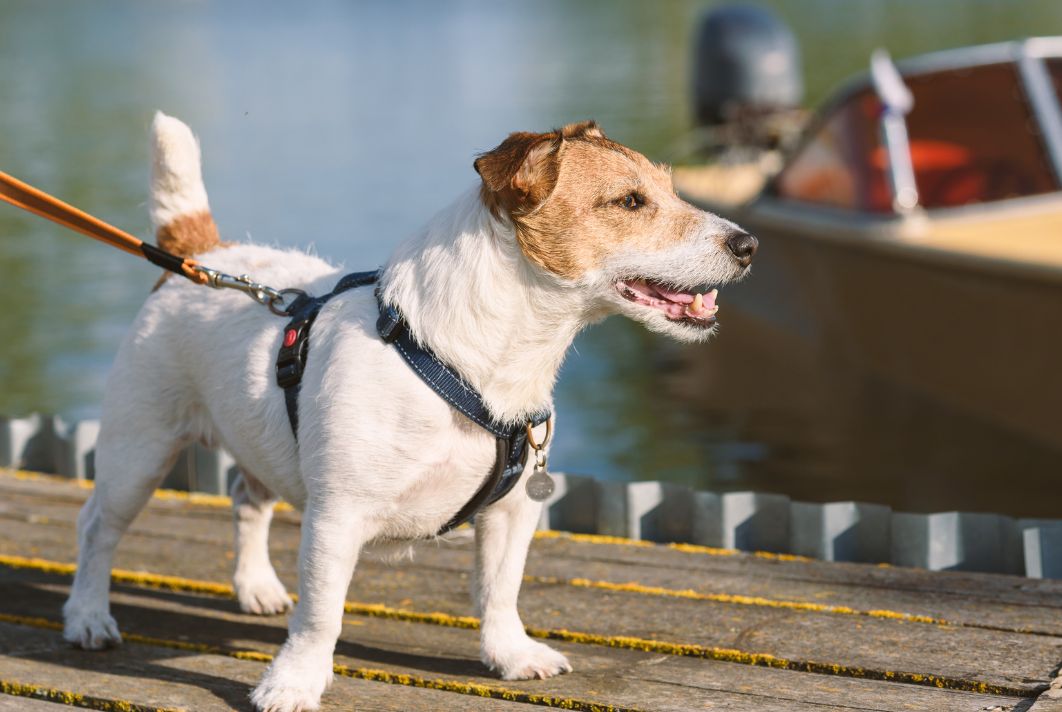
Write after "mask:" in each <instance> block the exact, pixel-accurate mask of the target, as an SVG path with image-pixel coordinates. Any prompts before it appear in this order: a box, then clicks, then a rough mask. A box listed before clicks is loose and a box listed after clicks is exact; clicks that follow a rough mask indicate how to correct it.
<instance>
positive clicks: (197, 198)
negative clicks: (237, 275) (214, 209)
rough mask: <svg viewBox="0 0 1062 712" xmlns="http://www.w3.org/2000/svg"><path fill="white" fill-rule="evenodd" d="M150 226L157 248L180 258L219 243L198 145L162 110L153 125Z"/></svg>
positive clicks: (188, 130) (187, 132) (179, 124)
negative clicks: (153, 229)
mask: <svg viewBox="0 0 1062 712" xmlns="http://www.w3.org/2000/svg"><path fill="white" fill-rule="evenodd" d="M151 145H152V151H153V154H154V156H153V161H152V168H151V222H152V224H153V225H154V226H155V238H156V240H157V242H158V246H159V247H161V248H162V249H164V250H166V251H167V252H170V253H172V254H175V255H179V256H181V257H191V256H192V255H197V254H200V253H202V252H207V251H209V250H212V249H213V248H215V247H217V246H219V245H220V244H221V240H220V238H219V237H218V228H217V226H216V225H215V224H214V218H213V216H212V215H211V214H210V204H209V203H208V202H207V194H206V188H205V187H204V186H203V175H202V169H201V168H200V163H199V142H198V141H196V139H195V136H194V135H192V130H191V129H190V128H188V126H186V125H185V124H184V123H182V122H181V121H179V120H178V119H175V118H173V117H172V116H167V115H166V114H164V113H162V112H161V111H159V112H156V114H155V120H154V121H153V122H152V124H151Z"/></svg>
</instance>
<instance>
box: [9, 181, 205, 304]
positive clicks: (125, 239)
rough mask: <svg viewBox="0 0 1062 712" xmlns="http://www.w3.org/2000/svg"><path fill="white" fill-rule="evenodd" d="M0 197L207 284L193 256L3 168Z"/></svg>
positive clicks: (16, 205)
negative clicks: (102, 217) (147, 238)
mask: <svg viewBox="0 0 1062 712" xmlns="http://www.w3.org/2000/svg"><path fill="white" fill-rule="evenodd" d="M0 200H3V201H5V202H8V203H11V204H12V205H14V206H15V207H18V208H22V209H23V210H27V211H29V212H31V213H34V214H36V215H40V216H41V217H42V218H47V219H48V220H51V221H52V222H54V223H57V224H59V225H62V226H63V227H65V228H68V229H70V230H73V231H74V232H80V233H81V234H82V235H87V236H89V237H91V238H93V239H96V240H99V241H100V242H105V243H107V244H108V245H111V246H113V247H117V248H118V249H119V250H124V251H125V252H128V253H129V254H131V255H136V256H137V257H143V258H144V259H146V260H148V261H149V262H152V263H153V264H156V265H158V266H159V267H162V268H163V269H168V270H170V271H171V272H176V273H178V274H180V275H183V276H185V277H187V278H188V279H190V280H192V281H193V282H196V283H198V284H207V283H208V282H209V280H210V277H209V276H208V275H207V274H205V273H204V272H202V271H200V270H197V269H196V266H197V264H198V263H197V262H196V261H195V260H193V259H189V258H187V257H179V256H177V255H171V254H170V253H168V252H165V251H164V250H160V249H159V248H157V247H155V246H154V245H152V244H150V243H147V242H144V241H143V240H141V239H139V238H136V237H134V236H132V235H130V234H129V233H128V232H125V231H124V230H119V229H118V228H116V227H114V226H113V225H110V224H108V223H105V222H103V221H102V220H100V219H99V218H97V217H93V216H92V215H89V214H88V213H86V212H85V211H83V210H78V209H77V208H75V207H74V206H73V205H70V204H69V203H64V202H63V201H61V200H59V199H58V198H56V197H54V196H51V195H48V194H47V193H45V192H44V191H42V190H38V189H36V188H34V187H33V186H32V185H29V184H27V183H23V182H22V181H20V180H19V179H18V178H15V177H14V176H10V175H8V174H7V173H4V172H3V171H0Z"/></svg>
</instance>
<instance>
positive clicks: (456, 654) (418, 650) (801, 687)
mask: <svg viewBox="0 0 1062 712" xmlns="http://www.w3.org/2000/svg"><path fill="white" fill-rule="evenodd" d="M45 578H47V577H45ZM65 594H66V587H65V586H64V585H57V584H54V583H43V582H38V583H35V584H31V583H12V582H4V583H2V584H0V596H2V597H3V599H4V600H7V601H12V602H14V605H15V606H16V607H17V608H18V611H19V613H21V614H22V615H27V616H33V615H44V616H45V617H47V615H48V613H49V611H51V610H52V609H54V607H55V605H56V604H57V603H58V602H59V601H60V600H61V599H62V598H63V597H64V596H65ZM9 607H10V606H9ZM113 610H114V613H115V615H116V616H118V617H119V620H121V621H122V624H123V626H124V627H125V628H126V630H127V631H134V632H136V633H139V634H142V635H145V634H146V635H150V636H154V637H165V636H166V635H167V634H170V635H172V633H171V631H173V630H180V631H181V633H182V636H183V639H184V640H186V641H194V642H197V643H206V644H210V645H219V646H236V647H239V648H246V649H251V650H258V651H262V652H267V653H272V652H275V650H276V648H277V647H278V646H279V645H280V643H281V642H282V641H283V639H284V630H283V625H284V620H283V619H282V618H253V617H249V616H244V615H242V614H239V613H237V612H235V610H234V606H233V605H232V602H231V601H224V600H217V599H210V598H204V597H201V596H191V595H182V594H163V593H160V592H148V591H143V590H139V591H138V590H129V589H125V588H122V589H120V590H119V591H118V592H116V594H115V596H114V606H113ZM558 647H559V648H560V649H562V650H563V652H565V654H567V655H568V656H569V657H570V659H571V660H572V662H573V664H575V665H576V669H577V673H575V674H572V675H567V676H563V677H560V678H555V679H552V680H546V681H527V682H505V683H502V682H500V681H498V680H496V679H494V678H493V677H492V676H491V675H490V674H489V673H487V671H486V670H485V669H484V668H483V667H482V665H481V664H480V663H479V661H478V659H477V654H478V640H477V633H476V631H471V630H462V629H452V628H441V627H434V626H423V625H411V624H405V623H401V622H396V621H386V620H377V619H363V618H352V619H349V620H348V623H347V625H346V626H345V628H344V631H343V634H342V637H341V641H340V643H339V645H338V646H337V648H336V656H337V657H336V660H337V662H339V663H341V664H346V665H349V666H351V667H359V666H368V667H371V668H373V669H383V670H390V671H394V672H396V673H411V674H414V675H421V676H425V677H431V678H435V677H439V676H444V677H452V678H457V679H460V680H466V681H470V682H472V683H475V684H479V685H483V686H485V687H497V686H498V685H504V686H505V687H506V688H508V689H514V690H518V691H523V692H527V693H529V694H536V693H537V694H542V695H552V696H555V697H558V698H565V699H572V698H574V699H578V700H589V701H592V702H597V703H600V704H602V705H606V704H611V705H617V706H622V707H633V708H637V709H652V710H675V711H678V710H688V709H717V708H718V709H734V710H738V709H747V710H775V709H777V710H787V709H788V710H803V709H810V707H808V705H816V706H820V705H824V706H827V707H832V706H833V705H835V704H839V703H840V701H843V704H844V706H845V707H846V708H847V709H877V710H893V709H895V710H901V709H913V708H918V709H948V710H981V709H984V708H986V707H991V706H995V705H998V704H1013V703H1014V702H1016V700H1014V699H1009V698H1001V697H996V696H989V695H976V694H969V693H962V692H950V691H945V690H937V689H933V688H926V687H918V686H910V685H899V684H890V683H884V682H874V681H868V680H856V679H848V678H835V677H830V676H825V675H813V674H803V673H797V672H792V671H786V670H773V669H768V668H759V667H752V666H744V665H732V664H727V663H720V662H715V661H709V660H694V659H689V658H679V657H674V656H663V657H662V656H658V655H653V654H649V653H642V652H638V651H629V650H616V649H601V648H595V647H587V646H576V645H571V644H563V643H561V644H558ZM816 708H821V707H816Z"/></svg>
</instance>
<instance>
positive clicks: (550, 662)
mask: <svg viewBox="0 0 1062 712" xmlns="http://www.w3.org/2000/svg"><path fill="white" fill-rule="evenodd" d="M482 659H483V663H484V664H485V665H486V666H487V667H489V668H490V669H491V670H497V671H498V672H499V673H500V674H501V678H502V679H503V680H532V679H535V678H539V679H542V680H545V679H546V678H547V677H553V676H554V675H562V674H564V673H566V672H571V671H572V666H571V665H570V664H569V663H568V658H566V657H564V656H563V655H561V654H560V653H558V652H557V651H556V650H554V649H553V648H551V647H549V646H548V645H544V644H542V643H539V642H536V641H534V640H531V639H530V638H524V640H522V641H521V642H520V643H519V644H518V645H515V646H512V647H510V648H506V649H502V650H491V651H488V650H486V649H485V650H484V651H483V657H482Z"/></svg>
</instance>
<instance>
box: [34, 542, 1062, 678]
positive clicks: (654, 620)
mask: <svg viewBox="0 0 1062 712" xmlns="http://www.w3.org/2000/svg"><path fill="white" fill-rule="evenodd" d="M45 529H47V527H35V528H34V531H33V532H31V534H32V536H37V535H40V534H41V533H42V531H43V530H45ZM200 529H201V528H197V531H199V530H200ZM170 534H171V540H169V541H158V540H155V539H151V541H150V542H149V543H150V545H149V546H148V545H146V544H147V543H148V542H145V541H138V540H137V537H135V536H133V537H130V538H129V539H128V540H127V542H126V543H125V544H123V547H122V549H120V555H119V561H118V565H119V566H126V567H130V568H141V567H145V568H149V569H151V568H155V569H157V568H158V563H159V562H160V561H166V562H171V563H170V564H168V569H171V570H172V572H173V573H176V574H178V575H184V576H190V577H193V578H213V579H215V580H219V579H220V580H224V578H227V573H228V566H229V564H228V562H226V561H224V559H223V558H222V557H218V556H216V555H214V556H211V555H209V554H208V553H207V552H204V555H202V556H196V557H193V558H192V559H189V557H188V556H187V553H188V552H187V549H188V547H189V546H192V545H195V546H200V545H202V546H204V547H205V548H206V549H211V548H213V549H217V547H216V546H215V547H211V546H209V545H206V544H202V542H195V543H192V544H190V543H189V542H185V541H176V540H172V539H173V537H172V534H173V532H172V530H171V532H170ZM51 535H52V537H51V541H50V543H49V545H51V546H53V547H55V548H57V549H58V550H60V551H62V550H66V551H67V552H69V549H70V548H72V547H71V544H72V542H71V541H69V539H68V540H67V542H66V543H63V542H62V541H60V540H59V537H58V536H56V532H51ZM45 538H48V537H45ZM23 543H25V542H23ZM30 543H31V545H32V544H33V542H32V541H31V542H30ZM565 545H566V547H567V548H568V549H569V550H571V549H577V548H578V544H577V543H575V542H570V541H568V542H565ZM537 546H538V545H537V544H536V548H537ZM608 548H613V547H608ZM615 548H620V547H615ZM629 548H631V549H638V548H639V547H629ZM37 550H38V551H40V550H41V547H37ZM45 550H47V547H45ZM52 551H53V556H54V558H59V559H65V560H69V558H70V556H71V555H72V552H69V553H67V554H66V555H62V554H61V553H60V554H57V555H56V554H55V549H53V550H52ZM449 553H452V552H449ZM676 553H678V554H679V555H681V556H684V557H689V555H686V554H682V553H681V552H676ZM462 556H465V557H467V552H465V553H464V554H462ZM571 558H573V557H572V556H569V559H571ZM723 558H730V557H723ZM277 559H278V561H277V564H278V570H279V571H280V573H281V575H282V577H283V578H285V579H286V580H287V581H288V582H289V584H290V583H291V582H292V580H293V575H294V568H293V567H294V552H293V551H291V550H290V549H289V547H282V551H281V552H280V555H279V556H278V557H277ZM767 563H771V562H767ZM786 565H787V566H791V565H792V564H791V563H787V564H786ZM422 566H423V564H422ZM367 568H369V566H366V567H365V568H363V570H362V571H361V572H360V575H358V576H356V577H355V581H354V585H353V588H352V592H351V595H352V597H354V598H357V599H359V600H369V601H382V602H386V603H389V604H390V605H396V606H399V607H412V608H415V609H417V610H442V611H445V612H448V613H452V614H457V615H461V614H467V612H468V603H467V593H466V590H467V574H466V573H465V572H460V573H457V572H447V571H440V570H438V569H431V570H427V571H426V570H424V569H423V568H421V569H418V568H415V567H414V568H411V569H398V570H396V571H395V572H392V573H386V574H383V573H382V574H381V575H378V576H372V575H367V571H366V569H367ZM215 574H216V575H215ZM691 575H692V574H691ZM527 589H528V595H525V597H524V601H523V606H522V608H523V611H524V616H525V621H526V622H527V623H528V624H530V625H534V626H539V627H547V628H553V627H558V626H562V627H567V628H571V629H575V630H580V631H585V632H591V633H598V634H601V635H633V636H638V637H642V638H650V639H660V640H665V641H670V642H681V643H693V644H697V645H702V646H717V647H725V648H737V649H741V650H746V651H751V652H760V653H770V654H773V655H777V656H781V657H785V658H796V659H799V660H813V661H825V662H836V663H843V664H846V665H850V666H855V667H865V668H874V669H888V670H907V671H915V672H933V673H936V674H941V675H947V676H951V677H961V678H967V677H972V678H973V679H977V680H981V681H984V682H988V683H991V684H1000V685H1008V686H1012V685H1017V686H1021V687H1023V689H1027V690H1031V689H1035V687H1036V686H1037V685H1041V684H1043V683H1044V682H1045V677H1044V676H1045V675H1046V674H1047V672H1048V671H1049V670H1050V668H1051V666H1053V664H1054V662H1055V661H1056V660H1057V658H1058V654H1059V640H1058V639H1056V638H1052V637H1047V636H1022V635H1019V634H1013V633H1002V632H993V631H983V630H970V629H951V628H940V627H937V626H928V625H923V624H902V623H898V622H895V621H888V620H871V619H868V620H855V619H849V618H848V617H838V616H833V615H825V614H817V613H809V612H804V611H779V610H774V609H769V608H755V607H747V606H732V605H727V604H721V603H714V602H704V601H687V600H674V601H670V602H669V603H668V604H667V605H666V606H657V605H645V600H644V597H638V596H635V595H632V594H626V593H622V592H602V591H595V590H579V589H573V590H569V589H567V588H565V587H557V586H553V585H549V584H540V583H531V584H528V585H527ZM653 603H656V601H653ZM631 606H638V607H639V613H638V615H635V616H631V615H629V613H628V611H629V609H630V607H631ZM1000 660H1002V661H1004V662H1005V665H1004V666H1003V667H1001V666H1000V663H999V661H1000Z"/></svg>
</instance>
